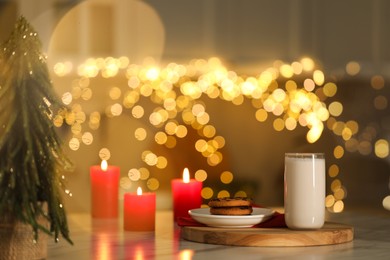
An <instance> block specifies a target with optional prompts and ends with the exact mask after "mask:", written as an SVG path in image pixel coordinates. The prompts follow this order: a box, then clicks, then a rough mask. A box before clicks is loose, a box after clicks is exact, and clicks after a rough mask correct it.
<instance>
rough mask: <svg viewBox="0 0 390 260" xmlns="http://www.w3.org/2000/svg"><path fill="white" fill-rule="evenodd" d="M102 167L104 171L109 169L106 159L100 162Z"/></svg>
mask: <svg viewBox="0 0 390 260" xmlns="http://www.w3.org/2000/svg"><path fill="white" fill-rule="evenodd" d="M100 168H102V170H103V171H107V168H108V163H107V161H106V160H103V161H102V163H101V164H100Z"/></svg>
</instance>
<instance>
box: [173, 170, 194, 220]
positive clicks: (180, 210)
mask: <svg viewBox="0 0 390 260" xmlns="http://www.w3.org/2000/svg"><path fill="white" fill-rule="evenodd" d="M171 186H172V197H173V219H174V221H177V219H178V218H179V217H188V216H189V215H188V210H190V209H196V208H200V206H201V205H202V195H201V192H202V182H199V181H197V180H195V179H190V175H189V171H188V169H187V168H185V169H184V171H183V179H173V180H172V181H171Z"/></svg>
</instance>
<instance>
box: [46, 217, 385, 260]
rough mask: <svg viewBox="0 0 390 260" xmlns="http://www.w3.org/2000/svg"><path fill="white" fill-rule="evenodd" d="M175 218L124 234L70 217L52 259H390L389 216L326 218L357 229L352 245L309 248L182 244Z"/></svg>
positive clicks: (112, 223) (113, 226) (51, 249)
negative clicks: (67, 233) (147, 229)
mask: <svg viewBox="0 0 390 260" xmlns="http://www.w3.org/2000/svg"><path fill="white" fill-rule="evenodd" d="M172 219H173V217H172V212H170V211H158V212H157V213H156V230H155V232H128V231H123V224H122V222H123V221H122V219H121V217H119V218H118V219H109V220H101V219H100V220H98V219H92V218H91V217H90V215H89V214H69V215H68V221H69V224H70V230H71V238H72V240H73V242H74V245H73V246H72V245H69V244H68V243H67V242H66V241H65V240H60V242H58V243H55V242H54V241H53V240H52V239H51V238H49V243H48V259H56V260H62V259H64V260H65V259H66V260H69V259H75V260H76V259H77V260H78V259H85V260H87V259H99V260H111V259H137V260H141V259H180V260H187V259H188V260H189V259H202V260H206V259H239V260H242V259H283V258H288V259H390V212H389V211H386V210H384V209H383V210H381V209H379V210H368V209H360V210H359V209H354V210H346V211H345V212H343V213H338V214H331V213H329V214H328V216H327V220H328V221H333V222H338V223H343V224H348V225H351V226H353V227H354V240H353V241H352V242H348V243H344V244H338V245H327V246H311V247H238V246H223V245H212V244H203V243H196V242H190V241H186V240H183V239H182V238H181V237H180V227H178V226H177V225H176V224H174V222H173V220H172Z"/></svg>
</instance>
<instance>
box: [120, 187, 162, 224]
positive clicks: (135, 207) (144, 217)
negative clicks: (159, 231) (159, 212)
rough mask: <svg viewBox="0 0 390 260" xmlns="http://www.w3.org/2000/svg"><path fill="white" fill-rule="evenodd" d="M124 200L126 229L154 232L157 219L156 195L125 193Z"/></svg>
mask: <svg viewBox="0 0 390 260" xmlns="http://www.w3.org/2000/svg"><path fill="white" fill-rule="evenodd" d="M124 196H125V198H124V205H123V209H124V223H123V224H124V225H123V226H124V229H125V230H127V231H154V228H155V218H156V194H155V193H152V192H145V193H142V189H141V188H138V190H137V193H125V195H124Z"/></svg>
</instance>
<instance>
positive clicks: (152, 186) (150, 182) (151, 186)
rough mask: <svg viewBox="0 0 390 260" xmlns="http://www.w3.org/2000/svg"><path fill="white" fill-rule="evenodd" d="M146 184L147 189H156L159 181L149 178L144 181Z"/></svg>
mask: <svg viewBox="0 0 390 260" xmlns="http://www.w3.org/2000/svg"><path fill="white" fill-rule="evenodd" d="M146 186H148V188H149V190H157V189H158V188H159V187H160V181H159V180H157V179H156V178H150V179H148V181H147V182H146Z"/></svg>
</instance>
